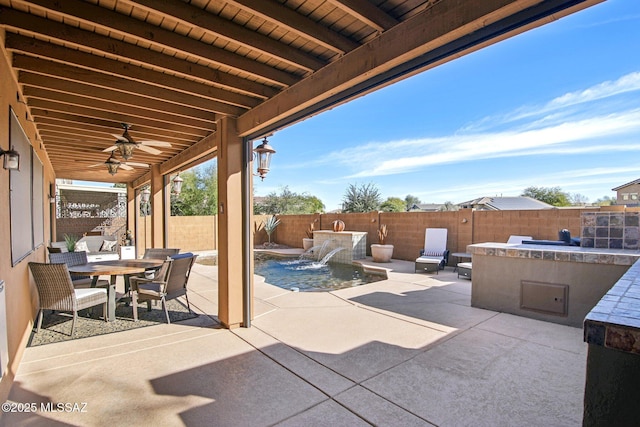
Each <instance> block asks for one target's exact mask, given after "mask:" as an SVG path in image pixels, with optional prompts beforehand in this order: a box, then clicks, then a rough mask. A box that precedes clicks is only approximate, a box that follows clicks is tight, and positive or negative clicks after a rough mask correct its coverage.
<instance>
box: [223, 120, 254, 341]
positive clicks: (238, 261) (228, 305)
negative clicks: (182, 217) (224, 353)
mask: <svg viewBox="0 0 640 427" xmlns="http://www.w3.org/2000/svg"><path fill="white" fill-rule="evenodd" d="M216 143H217V147H218V203H219V205H218V319H219V320H220V322H221V323H222V325H223V326H225V327H227V328H230V329H231V328H236V327H239V326H243V322H244V314H245V313H244V305H243V296H244V289H245V288H246V289H248V290H249V294H250V295H249V296H248V297H249V298H251V297H252V293H253V292H252V283H245V282H246V280H247V278H246V276H245V274H244V268H243V251H244V248H245V246H246V243H245V239H243V217H244V215H243V198H242V194H243V192H242V170H243V143H242V138H240V137H239V136H238V131H237V127H236V120H235V119H233V118H229V117H223V118H221V119H220V120H218V122H217V131H216ZM249 241H250V239H249ZM248 280H250V282H252V281H253V275H251V274H250V275H249V276H248Z"/></svg>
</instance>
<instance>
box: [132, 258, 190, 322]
mask: <svg viewBox="0 0 640 427" xmlns="http://www.w3.org/2000/svg"><path fill="white" fill-rule="evenodd" d="M196 258H197V255H194V254H192V253H184V254H176V255H173V256H172V260H170V261H165V264H163V266H162V267H161V269H160V271H159V272H158V274H157V276H156V278H155V279H152V280H149V279H144V278H139V277H132V278H131V279H130V281H131V300H132V304H133V319H134V320H136V321H137V320H138V303H139V302H142V301H146V302H147V310H151V301H154V300H155V301H161V302H162V307H163V309H164V312H165V315H166V317H167V323H171V320H170V319H169V312H168V310H167V304H166V302H167V301H168V300H171V299H174V298H178V297H180V296H182V295H184V297H185V299H186V301H187V309H188V310H189V312H191V305H190V304H189V296H188V295H187V283H188V282H189V275H190V274H191V267H192V266H193V263H194V262H195V260H196ZM167 263H169V264H170V266H169V267H167V268H165V265H166V264H167ZM163 269H164V270H163Z"/></svg>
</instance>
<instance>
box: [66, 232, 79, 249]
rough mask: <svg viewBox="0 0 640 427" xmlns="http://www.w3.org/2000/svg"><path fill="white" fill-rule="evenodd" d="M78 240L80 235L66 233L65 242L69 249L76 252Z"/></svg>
mask: <svg viewBox="0 0 640 427" xmlns="http://www.w3.org/2000/svg"><path fill="white" fill-rule="evenodd" d="M77 242H78V237H76V236H74V235H73V234H65V235H64V244H65V246H66V247H67V251H69V252H75V250H76V243H77Z"/></svg>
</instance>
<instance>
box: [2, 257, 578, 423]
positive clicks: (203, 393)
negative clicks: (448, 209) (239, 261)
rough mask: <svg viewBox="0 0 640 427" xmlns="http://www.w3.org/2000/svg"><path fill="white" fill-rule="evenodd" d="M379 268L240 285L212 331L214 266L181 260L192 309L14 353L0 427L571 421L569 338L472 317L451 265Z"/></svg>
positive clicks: (573, 390) (505, 320)
mask: <svg viewBox="0 0 640 427" xmlns="http://www.w3.org/2000/svg"><path fill="white" fill-rule="evenodd" d="M366 263H367V262H365V264H366ZM378 266H379V264H378ZM384 266H385V267H387V268H389V269H390V272H389V279H388V280H384V281H381V282H376V283H372V284H368V285H363V286H359V287H355V288H350V289H344V290H340V291H336V292H331V293H298V292H290V291H284V290H282V289H280V288H277V287H275V286H272V285H269V284H266V283H264V281H263V280H261V279H260V278H256V283H255V306H254V309H255V319H254V321H253V324H252V327H251V328H239V329H234V330H226V329H221V328H219V325H218V323H217V321H216V317H215V314H216V313H217V283H216V277H217V268H216V267H215V266H206V265H201V264H196V265H195V267H194V269H193V271H192V276H191V279H190V283H189V289H190V292H189V295H190V301H191V302H192V306H193V307H195V308H196V309H197V311H198V312H199V313H202V314H203V315H201V316H199V317H198V318H197V319H192V320H189V321H185V322H181V323H175V324H171V325H166V324H161V325H157V326H152V327H146V328H140V329H135V330H131V331H127V332H120V333H113V334H109V335H103V336H97V337H92V338H85V339H79V340H72V341H69V342H63V343H59V344H49V345H44V346H40V347H34V348H28V349H27V350H26V352H25V355H24V358H23V361H22V364H21V365H20V370H19V372H18V375H17V378H16V381H15V384H14V386H13V388H12V391H11V395H10V401H11V402H17V403H35V404H36V406H37V408H38V410H37V412H35V413H5V414H4V415H3V417H2V420H1V421H0V424H1V425H5V426H26V425H29V426H69V425H73V426H118V425H127V426H135V425H145V426H147V425H156V426H182V425H187V426H273V425H277V426H359V425H363V426H364V425H380V426H418V425H420V426H429V425H437V426H466V425H473V426H571V425H581V422H582V399H583V392H584V381H585V363H586V344H584V343H583V342H582V330H581V329H578V328H571V327H567V326H561V325H556V324H552V323H546V322H540V321H536V320H531V319H527V318H523V317H517V316H512V315H508V314H502V313H496V312H492V311H487V310H481V309H476V308H472V307H471V306H470V294H471V282H470V281H469V280H466V279H458V278H457V275H456V273H454V272H452V270H451V268H447V269H446V270H445V271H441V272H440V273H439V274H437V275H435V274H424V273H422V274H415V273H414V272H413V268H414V264H413V263H411V262H404V261H394V262H393V263H392V264H385V265H384ZM41 402H54V403H71V404H76V403H77V404H79V406H78V407H76V408H73V409H77V410H78V411H79V412H78V411H74V412H64V411H60V412H51V411H50V412H43V411H41V410H40V403H41ZM85 403H86V406H85V405H84V404H85Z"/></svg>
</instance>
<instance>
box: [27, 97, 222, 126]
mask: <svg viewBox="0 0 640 427" xmlns="http://www.w3.org/2000/svg"><path fill="white" fill-rule="evenodd" d="M67 98H68V97H67ZM76 98H77V99H73V101H74V102H71V103H70V102H69V101H70V100H69V99H67V100H66V101H59V100H49V99H39V98H32V99H29V101H28V105H29V107H30V108H39V109H43V110H50V111H58V112H61V113H66V114H73V115H77V116H83V117H93V118H97V119H104V120H114V121H117V122H118V123H137V122H140V121H142V120H146V121H155V122H156V123H158V124H162V123H164V124H166V125H169V124H171V123H173V124H174V125H184V126H189V127H193V128H198V129H203V130H209V131H211V130H212V129H211V128H210V127H209V126H212V124H211V123H208V122H204V121H201V120H194V119H190V118H187V117H182V116H174V115H171V114H163V113H160V112H157V111H152V110H145V109H143V108H133V107H128V106H125V105H123V106H118V105H114V104H113V103H110V102H98V101H95V100H92V101H91V102H87V99H86V98H84V99H83V98H81V97H76Z"/></svg>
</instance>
